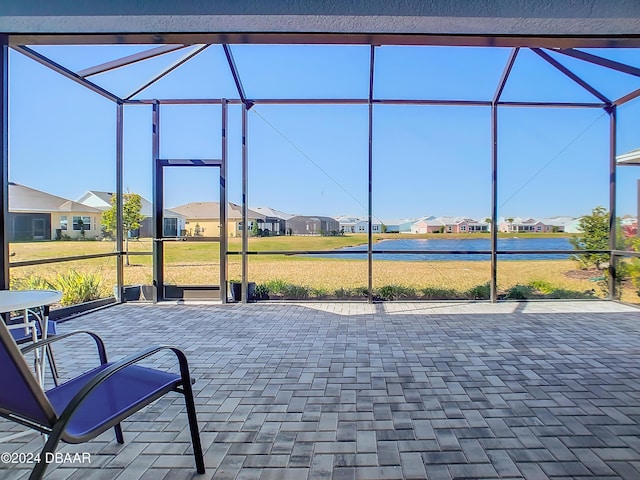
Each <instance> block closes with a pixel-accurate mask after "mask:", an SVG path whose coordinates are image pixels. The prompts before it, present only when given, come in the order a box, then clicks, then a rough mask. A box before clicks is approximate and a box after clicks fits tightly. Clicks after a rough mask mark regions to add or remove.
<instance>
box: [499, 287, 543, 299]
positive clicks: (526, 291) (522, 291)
mask: <svg viewBox="0 0 640 480" xmlns="http://www.w3.org/2000/svg"><path fill="white" fill-rule="evenodd" d="M533 297H535V292H534V290H533V287H530V286H529V285H519V284H518V285H514V286H513V287H511V288H510V289H509V290H507V292H506V293H505V295H504V299H505V300H526V299H528V298H533Z"/></svg>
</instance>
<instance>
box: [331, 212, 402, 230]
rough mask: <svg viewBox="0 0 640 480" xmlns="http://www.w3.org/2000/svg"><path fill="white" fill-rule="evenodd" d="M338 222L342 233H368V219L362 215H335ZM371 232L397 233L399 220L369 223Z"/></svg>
mask: <svg viewBox="0 0 640 480" xmlns="http://www.w3.org/2000/svg"><path fill="white" fill-rule="evenodd" d="M336 220H337V221H338V223H339V224H340V231H341V232H344V233H368V232H369V221H368V220H367V218H364V217H350V216H347V215H342V216H339V217H336ZM371 231H372V233H385V232H386V233H398V232H399V231H400V226H399V222H397V221H396V222H395V223H392V222H389V223H387V222H381V221H376V222H373V223H372V224H371Z"/></svg>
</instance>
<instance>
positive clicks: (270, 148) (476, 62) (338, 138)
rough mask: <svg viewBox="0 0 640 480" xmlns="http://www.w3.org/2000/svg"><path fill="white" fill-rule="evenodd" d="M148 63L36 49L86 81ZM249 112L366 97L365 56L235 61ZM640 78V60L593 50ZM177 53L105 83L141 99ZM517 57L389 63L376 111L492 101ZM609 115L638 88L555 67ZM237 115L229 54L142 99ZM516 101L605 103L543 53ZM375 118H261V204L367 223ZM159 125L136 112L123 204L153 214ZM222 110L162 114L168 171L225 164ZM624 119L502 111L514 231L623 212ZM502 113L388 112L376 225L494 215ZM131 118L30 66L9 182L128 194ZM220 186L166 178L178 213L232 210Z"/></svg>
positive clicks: (420, 56) (524, 74)
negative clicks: (415, 101) (495, 119)
mask: <svg viewBox="0 0 640 480" xmlns="http://www.w3.org/2000/svg"><path fill="white" fill-rule="evenodd" d="M146 48H149V47H145V46H108V47H107V46H91V47H89V46H83V47H37V50H38V51H40V52H42V53H45V54H46V55H49V56H50V57H51V58H53V59H54V60H56V61H58V62H59V63H61V64H63V65H65V66H67V67H68V68H70V69H72V70H79V69H82V68H86V67H89V66H93V65H96V64H99V63H102V62H104V61H108V60H111V59H114V58H118V57H120V56H123V55H128V54H131V53H134V52H136V51H141V50H144V49H146ZM232 49H233V52H234V56H235V59H236V63H237V66H238V69H239V71H240V74H241V76H242V79H243V83H244V86H245V89H246V92H247V96H248V97H250V98H252V97H253V98H282V97H288V98H311V97H319V98H366V97H367V89H368V62H369V48H368V47H364V46H340V47H337V46H332V47H328V46H265V45H237V46H233V47H232ZM592 52H593V53H596V54H599V55H602V56H606V57H608V58H613V59H616V60H618V61H623V62H627V63H630V64H633V65H635V66H640V54H639V52H638V51H635V50H615V51H607V50H592ZM184 53H185V52H184V51H181V52H173V53H170V54H167V55H165V56H162V57H158V58H155V59H152V60H148V61H145V62H140V63H139V64H137V65H132V66H129V67H125V68H122V69H118V70H115V71H113V72H109V73H106V74H103V75H99V76H96V77H93V78H92V80H93V81H95V82H96V83H99V84H100V85H102V86H104V87H105V88H107V89H110V90H112V91H113V92H114V93H116V94H118V95H123V96H126V95H128V94H129V93H131V92H132V91H134V90H135V89H136V88H137V87H138V86H139V85H141V84H143V83H145V82H146V80H148V79H149V78H151V77H152V76H153V75H154V73H155V72H158V71H159V70H160V69H161V68H163V66H165V65H167V64H169V63H170V62H171V61H173V60H176V59H178V58H180V57H181V56H183V55H184ZM508 55H509V49H498V48H496V49H488V48H445V47H428V48H417V47H381V48H378V49H377V50H376V64H375V66H376V82H375V85H374V92H375V96H376V97H377V98H398V99H402V98H404V99H407V98H435V99H470V100H488V99H490V98H491V97H492V95H493V92H494V91H495V88H496V85H497V82H498V80H499V78H500V75H501V73H502V70H503V68H504V65H505V62H506V59H507V57H508ZM554 55H555V58H557V59H558V60H560V61H562V62H563V63H564V64H565V65H567V66H569V67H571V68H573V69H574V70H575V72H576V73H578V74H579V75H581V76H582V77H583V78H585V79H586V80H587V81H589V82H590V83H592V84H593V85H594V86H595V87H596V88H598V89H600V90H601V91H602V92H603V93H604V94H605V95H608V96H609V97H610V98H618V97H619V96H621V95H623V94H626V93H628V92H629V91H632V90H634V89H636V88H640V79H638V78H635V77H631V76H627V75H624V74H620V73H617V72H611V71H608V70H606V69H604V68H601V67H597V66H593V65H588V64H585V63H584V62H579V61H577V60H574V59H571V58H568V57H565V56H562V55H557V54H554ZM207 97H208V98H222V97H226V98H236V97H237V93H236V91H235V87H234V84H233V80H232V77H231V75H230V73H229V70H228V68H227V65H226V61H225V58H224V54H223V51H222V48H221V47H219V46H211V47H209V48H208V49H207V50H205V51H204V52H203V53H201V54H200V55H198V56H197V57H195V58H194V59H192V60H191V61H190V62H189V63H188V64H186V65H184V66H182V67H180V68H179V69H177V70H175V71H174V72H173V73H171V74H169V75H168V76H167V77H165V78H164V79H162V80H161V81H160V82H159V83H158V84H157V85H154V86H152V87H151V88H149V89H148V90H146V91H144V92H142V94H140V95H138V96H137V97H136V98H207ZM502 99H503V100H507V101H508V100H512V101H516V100H518V101H579V102H580V101H593V100H594V98H593V97H592V96H591V95H590V94H589V93H587V92H586V91H584V90H582V89H581V88H580V87H578V86H577V85H575V84H574V83H573V82H571V81H570V80H569V79H567V78H566V77H564V76H563V75H562V74H561V73H559V72H558V71H556V70H555V69H553V68H552V67H550V66H549V65H548V64H546V63H545V62H544V61H543V60H541V59H540V58H539V57H537V56H536V55H535V54H534V53H532V52H530V51H521V53H520V55H519V57H518V60H517V61H516V64H515V66H514V69H513V72H512V75H511V77H510V79H509V82H508V83H507V86H506V88H505V91H504V94H503V97H502ZM229 113H230V117H229V125H230V131H229V138H230V144H229V146H230V152H229V153H230V163H231V165H230V172H229V181H228V184H229V186H230V191H229V199H230V200H231V201H235V202H238V203H239V202H240V199H241V197H240V185H241V183H240V181H241V170H240V159H241V130H240V108H239V107H238V106H232V107H231V108H230V112H229ZM639 116H640V100H635V101H633V102H631V103H629V104H627V105H625V106H623V107H621V108H620V109H619V125H618V127H619V131H618V153H624V152H626V151H629V150H631V149H634V148H639V147H640V135H638V134H637V128H636V127H635V126H636V125H637V124H638V120H639V118H638V117H639ZM367 121H368V120H367V107H366V106H344V105H342V106H271V105H269V106H267V105H258V106H256V107H254V108H253V109H252V110H251V111H250V112H249V125H250V128H249V162H250V170H249V203H250V205H251V206H270V207H273V208H276V209H280V210H284V211H287V212H291V213H301V214H318V215H331V216H336V215H341V214H349V215H362V216H364V215H366V213H367V185H368V179H367V162H368V154H367V152H368V150H367V149H368V143H367V142H368V123H367ZM150 122H151V108H150V107H148V106H127V107H126V108H125V182H124V183H125V189H127V190H129V191H133V192H138V193H141V194H142V195H143V196H145V197H147V198H151V123H150ZM220 127H221V119H220V108H219V107H217V106H163V107H162V111H161V140H162V142H161V156H162V157H164V158H219V157H220V148H221V142H220ZM608 131H609V124H608V116H607V115H606V114H604V115H603V111H602V110H599V109H532V108H501V109H500V111H499V191H498V195H499V198H498V203H499V215H502V216H540V217H543V216H553V215H571V216H579V215H582V214H585V213H588V212H589V211H590V210H591V209H592V208H593V207H595V206H597V205H605V206H607V205H608V149H609V145H608ZM490 141H491V138H490V111H489V109H488V108H484V107H440V106H438V107H435V106H428V107H426V106H389V105H379V106H376V107H375V109H374V144H373V163H374V170H373V172H374V174H373V187H374V199H373V202H374V215H375V216H376V217H377V218H379V219H381V220H383V221H388V220H391V219H399V218H408V217H419V216H423V215H465V216H471V217H477V218H484V217H486V216H489V215H490V208H491V205H490V186H491V183H490V182H491V177H490V165H491V143H490ZM114 159H115V106H114V105H113V104H112V103H111V102H110V101H108V100H105V99H103V98H102V97H100V96H98V95H96V94H94V93H92V92H90V91H89V90H86V89H84V88H83V87H81V86H79V85H77V84H75V83H73V82H71V81H69V80H67V79H65V78H63V77H61V76H59V75H57V74H55V73H54V72H52V71H50V70H48V69H47V68H45V67H42V66H41V65H38V64H36V63H34V62H33V61H31V60H29V59H27V58H25V57H23V56H22V55H20V54H19V53H16V52H13V51H12V52H11V55H10V179H11V180H12V181H14V182H17V183H22V184H25V185H28V186H31V187H33V188H37V189H40V190H44V191H47V192H50V193H53V194H56V195H60V196H63V197H66V198H70V199H77V198H78V197H80V196H81V195H82V194H83V193H84V192H86V191H87V190H107V191H113V190H115V172H114V168H113V165H114V161H115V160H114ZM637 168H638V167H635V168H634V167H625V168H618V179H619V194H618V213H619V214H621V215H622V214H633V215H635V214H636V182H637V179H638V178H640V170H638V169H637ZM215 174H216V171H215V170H213V169H205V170H203V169H175V170H171V171H170V172H167V174H166V175H167V178H166V182H165V188H166V197H165V203H166V205H167V206H176V205H180V204H183V203H187V202H191V201H208V200H216V199H217V195H218V191H217V178H216V177H215Z"/></svg>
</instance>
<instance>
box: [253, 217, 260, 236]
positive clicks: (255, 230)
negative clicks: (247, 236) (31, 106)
mask: <svg viewBox="0 0 640 480" xmlns="http://www.w3.org/2000/svg"><path fill="white" fill-rule="evenodd" d="M251 235H253V236H254V237H257V236H259V235H260V227H259V226H258V221H257V220H254V221H253V227H252V228H251Z"/></svg>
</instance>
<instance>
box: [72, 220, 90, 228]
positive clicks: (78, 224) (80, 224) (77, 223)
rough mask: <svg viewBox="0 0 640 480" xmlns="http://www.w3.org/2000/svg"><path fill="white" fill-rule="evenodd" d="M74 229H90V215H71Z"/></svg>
mask: <svg viewBox="0 0 640 480" xmlns="http://www.w3.org/2000/svg"><path fill="white" fill-rule="evenodd" d="M73 229H74V230H84V231H87V230H91V217H73Z"/></svg>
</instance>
